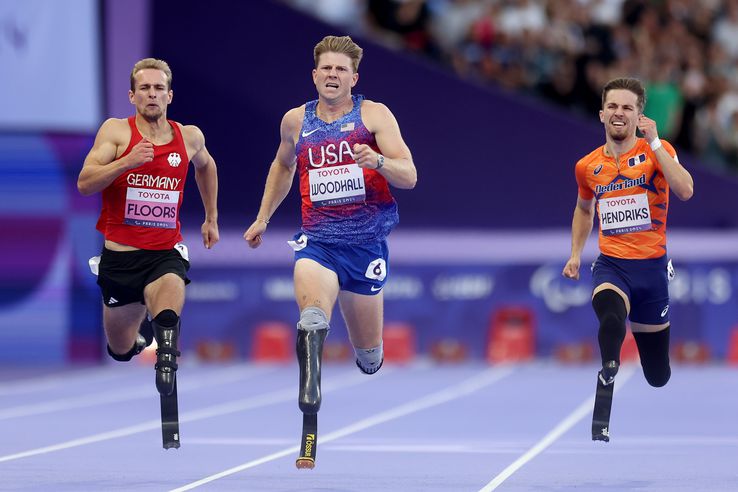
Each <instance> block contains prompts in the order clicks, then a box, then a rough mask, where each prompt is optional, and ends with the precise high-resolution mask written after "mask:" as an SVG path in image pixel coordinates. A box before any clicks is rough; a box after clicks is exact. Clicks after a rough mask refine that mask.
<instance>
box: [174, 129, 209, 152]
mask: <svg viewBox="0 0 738 492" xmlns="http://www.w3.org/2000/svg"><path fill="white" fill-rule="evenodd" d="M177 126H178V127H179V129H180V131H181V132H182V138H183V139H184V141H185V143H186V144H187V145H191V146H193V147H198V146H202V143H204V142H205V135H204V134H203V133H202V130H200V128H198V127H197V126H195V125H183V124H182V123H177Z"/></svg>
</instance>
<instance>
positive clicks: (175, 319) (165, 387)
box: [151, 309, 180, 396]
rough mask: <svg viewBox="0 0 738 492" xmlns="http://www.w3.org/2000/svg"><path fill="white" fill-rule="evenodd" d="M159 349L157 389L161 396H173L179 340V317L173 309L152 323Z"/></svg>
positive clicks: (160, 314)
mask: <svg viewBox="0 0 738 492" xmlns="http://www.w3.org/2000/svg"><path fill="white" fill-rule="evenodd" d="M151 326H152V328H153V329H154V335H155V336H156V342H157V344H158V348H157V349H156V365H155V366H154V368H155V369H156V389H157V390H158V391H159V393H160V394H162V395H164V396H167V395H171V394H172V392H173V391H174V388H175V385H174V383H175V379H176V377H177V357H178V356H179V355H180V352H179V350H177V341H178V339H179V326H180V322H179V316H177V314H176V313H175V312H174V311H172V310H171V309H166V310H164V311H162V312H161V313H159V314H158V315H157V316H156V317H155V318H154V319H153V320H152V321H151Z"/></svg>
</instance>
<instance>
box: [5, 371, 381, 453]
mask: <svg viewBox="0 0 738 492" xmlns="http://www.w3.org/2000/svg"><path fill="white" fill-rule="evenodd" d="M382 371H383V372H384V369H383V370H382ZM392 372H393V370H392V369H390V368H388V370H387V371H386V372H384V374H378V376H381V377H383V376H385V375H387V374H391V373H392ZM377 379H378V378H377V377H376V376H375V377H373V378H367V377H366V375H364V374H358V372H357V371H356V370H353V369H352V370H351V372H350V373H346V375H345V376H343V377H339V378H336V379H335V380H334V381H333V382H331V383H328V384H324V385H323V388H324V390H325V391H326V392H330V391H335V390H336V389H339V388H342V387H349V386H356V385H359V384H362V383H366V382H369V381H376V380H377ZM296 399H297V391H296V388H295V387H293V386H291V387H290V388H289V389H287V388H285V389H282V390H278V391H273V392H271V393H266V394H263V395H259V396H253V397H249V398H243V399H241V400H235V401H232V402H229V403H223V404H220V405H214V406H212V407H206V408H202V409H200V410H195V411H192V412H187V413H184V414H182V415H180V417H179V421H180V423H183V422H193V421H196V420H203V419H207V418H212V417H219V416H222V415H227V414H229V413H236V412H241V411H244V410H251V409H254V408H259V407H264V406H268V405H273V404H276V403H282V402H286V401H292V400H296ZM160 427H161V421H160V420H149V421H146V422H142V423H140V424H136V425H131V426H128V427H122V428H120V429H114V430H112V431H108V432H102V433H99V434H92V435H90V436H86V437H81V438H78V439H72V440H69V441H64V442H61V443H58V444H52V445H50V446H44V447H41V448H35V449H29V450H28V451H22V452H20V453H13V454H8V455H5V456H0V463H4V462H6V461H13V460H17V459H21V458H27V457H29V456H37V455H40V454H47V453H53V452H55V451H62V450H65V449H69V448H76V447H78V446H84V445H87V444H93V443H96V442H101V441H108V440H110V439H117V438H119V437H126V436H130V435H133V434H138V433H140V432H146V431H150V430H154V429H158V428H160Z"/></svg>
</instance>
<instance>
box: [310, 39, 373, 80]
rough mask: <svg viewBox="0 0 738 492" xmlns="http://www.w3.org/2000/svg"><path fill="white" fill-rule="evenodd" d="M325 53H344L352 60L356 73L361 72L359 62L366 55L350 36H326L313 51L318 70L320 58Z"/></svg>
mask: <svg viewBox="0 0 738 492" xmlns="http://www.w3.org/2000/svg"><path fill="white" fill-rule="evenodd" d="M323 53H342V54H344V55H347V56H348V57H349V58H351V66H352V67H353V69H354V73H357V72H358V71H359V62H361V57H362V56H363V55H364V50H363V49H361V47H360V46H359V45H358V44H356V43H354V41H353V40H352V39H351V37H349V36H326V37H324V38H323V39H322V40H321V41H320V42H319V43H318V44H316V45H315V49H313V57H314V58H315V68H318V58H320V55H322V54H323Z"/></svg>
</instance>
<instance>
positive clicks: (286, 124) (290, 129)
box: [279, 104, 305, 142]
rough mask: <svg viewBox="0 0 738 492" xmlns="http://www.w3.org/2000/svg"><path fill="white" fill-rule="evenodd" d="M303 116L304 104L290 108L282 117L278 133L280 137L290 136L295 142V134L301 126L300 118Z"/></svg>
mask: <svg viewBox="0 0 738 492" xmlns="http://www.w3.org/2000/svg"><path fill="white" fill-rule="evenodd" d="M304 118H305V105H304V104H303V105H302V106H298V107H296V108H292V109H290V110H289V111H287V112H286V113H285V114H284V116H283V117H282V124H281V125H280V128H279V133H280V134H281V135H282V138H283V139H285V138H292V139H293V140H294V141H295V142H297V134H298V132H299V131H300V128H302V120H303V119H304Z"/></svg>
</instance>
